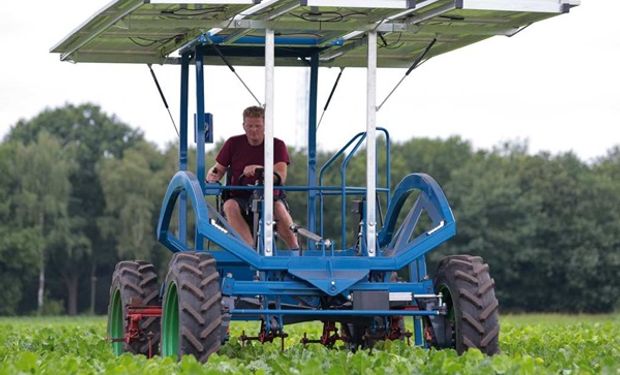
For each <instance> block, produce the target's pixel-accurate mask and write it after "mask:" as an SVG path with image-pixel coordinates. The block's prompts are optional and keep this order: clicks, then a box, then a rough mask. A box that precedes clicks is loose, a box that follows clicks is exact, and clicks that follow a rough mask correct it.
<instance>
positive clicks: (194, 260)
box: [161, 252, 222, 362]
mask: <svg viewBox="0 0 620 375" xmlns="http://www.w3.org/2000/svg"><path fill="white" fill-rule="evenodd" d="M221 300H222V295H221V293H220V276H219V274H218V272H217V270H216V268H215V259H213V258H212V257H211V255H209V254H207V253H204V252H180V253H175V254H174V255H173V257H172V260H171V261H170V267H169V270H168V275H167V276H166V289H165V292H164V303H163V316H162V345H161V351H162V355H163V356H175V357H177V358H178V357H180V356H182V355H187V354H191V355H193V356H195V357H196V358H197V359H198V360H199V361H201V362H206V361H207V358H208V357H209V355H211V354H212V353H214V352H216V351H218V350H219V348H220V346H221V343H222V337H221V336H222V311H221V310H222V305H221Z"/></svg>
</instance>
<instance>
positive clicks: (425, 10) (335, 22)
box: [51, 0, 579, 67]
mask: <svg viewBox="0 0 620 375" xmlns="http://www.w3.org/2000/svg"><path fill="white" fill-rule="evenodd" d="M576 5H579V0H421V1H415V0H263V1H262V2H258V0H257V1H256V2H255V1H254V0H199V1H191V0H186V1H183V2H179V3H175V2H172V1H162V0H151V1H148V0H117V1H114V2H112V3H110V4H108V5H107V6H105V7H104V8H103V9H101V10H100V11H99V12H97V13H96V14H95V15H93V16H92V17H91V18H90V19H88V20H87V21H86V22H84V23H83V24H82V25H80V26H79V27H78V28H77V29H75V30H74V31H73V32H72V33H70V34H69V35H68V36H67V37H66V38H64V39H63V40H62V41H61V42H60V43H58V44H57V45H56V46H54V47H53V48H52V50H51V52H55V53H60V56H61V60H66V61H73V62H107V63H114V62H116V63H157V64H166V63H177V62H178V51H179V49H182V48H183V47H184V46H187V45H188V44H190V43H192V42H194V43H195V42H200V43H204V44H215V45H218V46H220V47H219V48H220V50H221V51H222V52H223V53H224V54H225V55H227V57H228V58H229V60H230V61H231V62H232V63H233V64H235V65H257V66H261V65H263V64H264V57H263V56H264V54H263V52H262V51H263V47H264V30H265V29H266V28H272V29H273V30H274V31H275V35H276V65H278V66H294V65H301V64H303V63H304V62H303V59H304V56H305V55H307V54H308V53H311V52H316V53H319V55H320V64H321V66H341V67H344V66H366V49H365V48H362V47H363V46H364V45H365V44H366V36H365V35H366V34H365V33H366V32H367V31H369V30H377V31H378V34H379V38H380V39H379V46H378V51H377V53H378V66H379V67H407V66H409V65H410V64H411V61H412V59H413V58H414V57H415V56H416V55H417V54H419V53H420V52H421V51H423V50H424V49H425V48H426V46H427V45H428V44H429V43H430V42H431V41H432V40H434V39H436V43H435V45H434V47H433V49H432V50H431V51H430V52H429V55H428V57H432V56H435V55H438V54H442V53H445V52H448V51H452V50H455V49H457V48H460V47H463V46H466V45H469V44H472V43H475V42H478V41H480V40H483V39H486V38H489V37H492V36H495V35H512V34H514V33H516V32H518V31H519V30H521V29H522V28H524V27H527V26H529V25H530V24H532V23H534V22H538V21H541V20H544V19H546V18H549V17H553V16H556V15H559V14H562V13H566V12H568V11H569V9H570V8H571V7H573V6H576ZM213 55H215V53H214V54H213ZM207 63H208V64H221V63H222V62H221V61H220V60H219V59H218V58H211V59H208V61H207Z"/></svg>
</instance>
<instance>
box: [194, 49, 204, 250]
mask: <svg viewBox="0 0 620 375" xmlns="http://www.w3.org/2000/svg"><path fill="white" fill-rule="evenodd" d="M202 59H203V47H202V46H198V47H196V122H197V124H196V126H195V129H196V177H197V178H198V182H199V183H200V187H201V190H203V191H204V184H205V88H204V69H203V61H202ZM198 224H199V223H196V228H198ZM195 238H196V240H195V243H194V248H195V249H196V250H203V249H204V246H203V237H202V236H201V235H200V234H198V230H196V237H195Z"/></svg>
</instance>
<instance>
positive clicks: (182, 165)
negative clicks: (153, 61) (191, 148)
mask: <svg viewBox="0 0 620 375" xmlns="http://www.w3.org/2000/svg"><path fill="white" fill-rule="evenodd" d="M188 80H189V54H184V55H183V56H181V104H180V106H179V107H180V121H179V126H180V134H179V138H180V139H179V169H180V170H182V171H186V170H187V110H188V109H187V104H188V100H187V97H188V92H187V91H188V90H187V87H188ZM186 202H187V200H186V194H185V193H182V194H181V195H180V197H179V203H178V204H179V206H178V207H179V236H178V237H179V240H180V241H181V243H183V244H184V245H187V203H186Z"/></svg>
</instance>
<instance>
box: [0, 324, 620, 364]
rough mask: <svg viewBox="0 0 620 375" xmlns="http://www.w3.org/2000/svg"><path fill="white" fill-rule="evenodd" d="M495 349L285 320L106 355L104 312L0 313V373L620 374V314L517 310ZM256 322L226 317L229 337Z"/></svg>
mask: <svg viewBox="0 0 620 375" xmlns="http://www.w3.org/2000/svg"><path fill="white" fill-rule="evenodd" d="M501 326H502V331H501V336H500V342H501V350H502V353H501V354H499V355H496V356H493V357H486V356H484V355H483V354H481V353H480V352H478V351H469V352H467V353H466V354H465V355H463V356H460V357H459V356H457V354H456V352H454V351H452V350H443V351H437V350H426V349H421V348H414V347H411V346H407V344H406V343H405V342H387V343H380V344H379V345H378V346H377V347H376V348H375V349H374V350H373V351H372V352H369V351H358V352H357V353H351V352H349V351H346V350H344V349H342V348H341V349H338V348H336V349H332V350H328V349H325V348H323V347H322V346H320V345H316V344H314V345H310V346H308V347H305V348H304V347H303V346H302V345H301V344H299V339H300V338H301V337H302V335H303V333H304V332H308V334H309V335H311V336H318V335H319V333H320V326H319V325H317V324H299V325H293V326H289V327H288V330H287V332H288V333H289V335H290V337H289V338H288V339H287V341H286V348H285V350H284V351H283V352H282V351H281V350H280V345H279V343H278V344H276V343H273V344H266V345H260V344H250V345H248V346H246V347H241V346H240V344H239V342H238V341H236V340H235V339H234V337H233V339H232V340H231V341H230V342H229V343H228V344H226V345H225V346H224V347H223V348H222V349H221V350H220V352H219V353H218V354H216V355H213V356H212V357H211V358H210V359H209V362H208V363H207V364H205V365H202V364H200V363H198V362H196V360H194V358H193V357H185V358H183V359H182V360H181V361H180V362H176V361H175V360H173V359H172V358H159V357H157V358H153V359H146V358H145V357H143V356H132V355H128V354H125V355H123V356H121V357H114V356H113V355H112V352H111V350H110V348H109V345H108V343H107V342H106V341H105V318H50V319H46V318H39V319H37V318H3V319H0V374H10V375H13V374H20V373H22V374H70V373H71V374H99V373H107V374H142V373H144V374H222V373H226V374H250V373H257V374H441V373H445V374H454V373H460V374H599V373H602V374H620V315H603V316H591V315H577V316H566V315H522V316H507V317H503V318H502V321H501ZM255 329H256V325H255V324H251V323H233V325H232V328H231V331H232V334H233V336H237V337H238V336H239V335H240V334H241V331H242V330H246V331H247V333H248V334H249V333H250V332H254V331H255Z"/></svg>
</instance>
